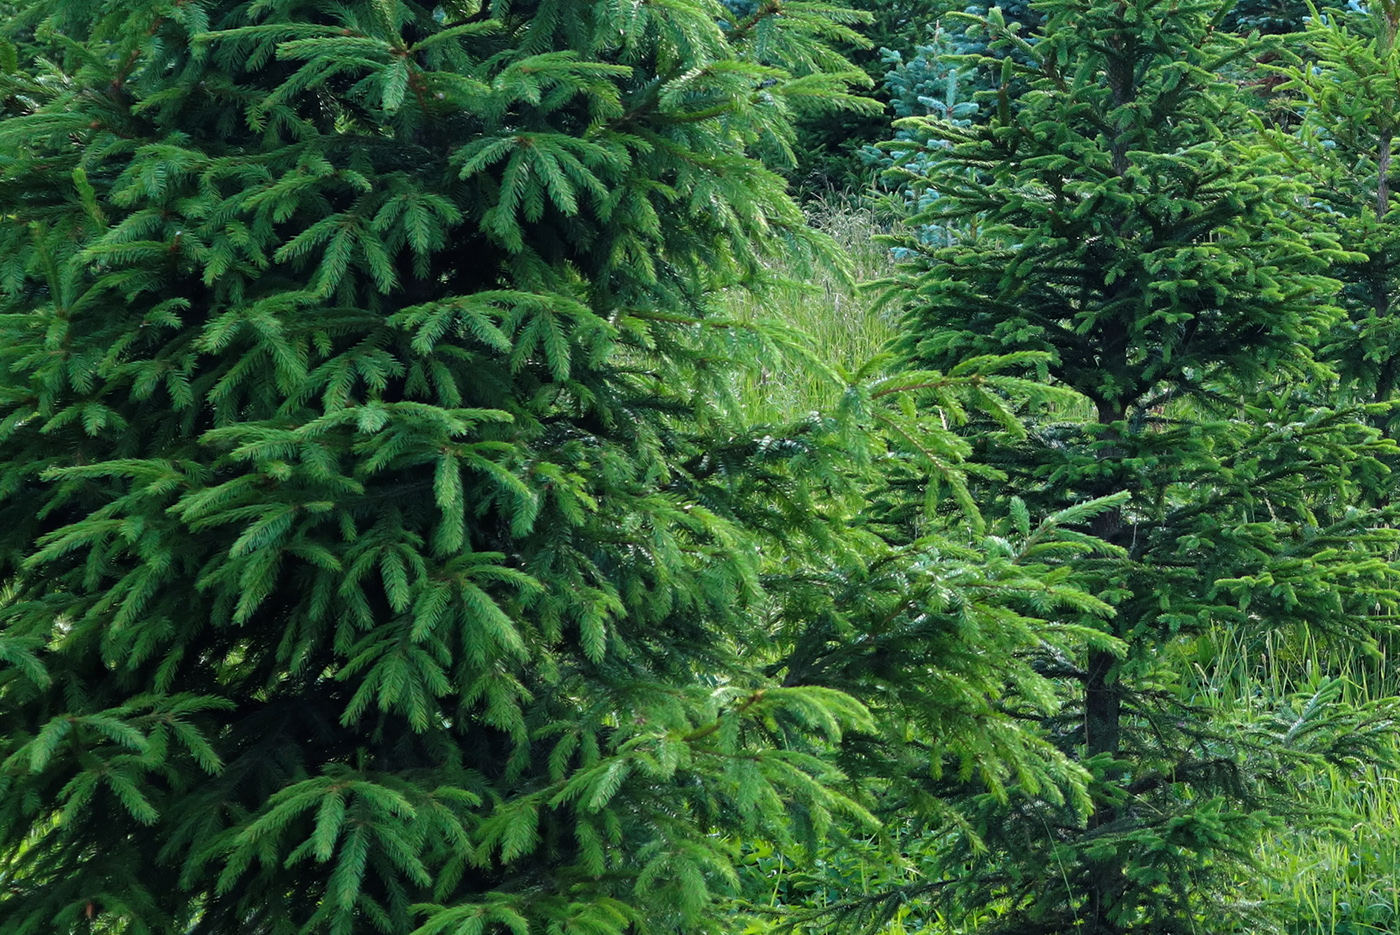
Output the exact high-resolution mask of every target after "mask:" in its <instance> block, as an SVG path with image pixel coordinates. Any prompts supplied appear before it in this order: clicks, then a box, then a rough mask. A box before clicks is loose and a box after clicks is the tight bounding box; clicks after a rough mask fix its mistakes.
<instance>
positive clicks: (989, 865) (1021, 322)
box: [891, 0, 1394, 935]
mask: <svg viewBox="0 0 1400 935" xmlns="http://www.w3.org/2000/svg"><path fill="white" fill-rule="evenodd" d="M1038 8H1039V10H1040V11H1041V12H1042V13H1043V14H1044V16H1045V20H1046V24H1045V26H1044V28H1043V30H1042V31H1040V32H1039V33H1038V34H1036V35H1034V36H1032V37H1029V38H1023V37H1022V36H1020V35H1018V33H1017V32H1016V31H1014V30H1012V29H1009V28H1006V27H1005V26H1004V25H1003V21H1002V19H1001V17H1000V15H999V12H998V11H997V10H993V11H992V12H991V14H990V15H989V17H988V18H987V19H985V20H982V21H980V23H978V24H977V26H978V28H980V29H982V30H985V31H987V32H988V33H989V34H990V36H991V38H992V40H993V44H992V49H993V51H994V52H996V53H999V57H998V58H992V57H988V58H986V59H984V64H985V66H986V67H988V68H994V69H995V70H994V72H993V73H994V74H996V75H998V87H997V88H996V89H995V90H994V91H993V92H991V94H990V95H989V98H990V99H989V104H990V105H991V106H992V108H993V113H992V117H991V121H990V123H989V124H988V125H986V126H972V127H960V126H957V125H955V124H953V123H951V122H949V121H946V120H942V121H926V122H923V123H921V124H916V125H915V126H920V127H922V128H923V131H924V132H926V133H927V134H928V136H929V138H930V142H929V144H928V145H927V146H926V147H925V148H924V149H923V151H922V152H915V153H912V154H911V155H909V156H908V157H905V161H906V162H907V163H908V164H910V165H915V164H918V163H922V168H920V169H918V170H917V171H918V172H919V173H920V174H921V175H922V184H923V185H925V186H926V187H927V188H929V189H930V190H932V191H934V192H936V193H937V196H938V197H937V198H936V199H934V200H932V201H930V202H929V203H930V207H929V209H928V211H927V212H926V213H925V214H924V215H923V216H921V217H919V218H916V219H915V222H916V223H924V224H933V225H938V226H940V227H942V228H944V229H946V230H957V231H961V232H962V236H961V237H960V239H959V240H958V242H956V243H954V244H952V245H950V246H943V247H941V248H940V247H936V246H933V245H930V244H927V243H924V242H922V241H921V240H920V239H919V238H918V237H917V236H911V237H909V238H907V239H906V240H905V241H904V246H905V247H906V248H907V249H909V250H911V251H913V252H915V253H918V254H920V255H921V257H922V259H920V260H919V261H916V262H915V263H913V264H911V266H910V267H908V268H907V271H906V272H905V273H904V274H903V275H902V276H901V277H900V278H899V279H898V280H897V282H896V285H895V287H894V289H893V290H892V291H893V292H894V294H896V295H899V296H900V297H901V299H902V300H903V301H904V302H905V303H906V308H907V309H908V311H907V317H906V324H907V333H906V336H905V337H904V338H903V339H902V342H901V347H902V349H903V351H904V352H905V354H906V355H907V357H908V359H909V360H910V361H912V362H913V363H914V365H916V366H920V367H933V368H938V369H949V368H951V367H953V366H956V365H957V363H958V362H959V361H962V360H965V359H968V358H975V357H978V356H980V355H985V354H991V353H1002V352H1006V351H1014V352H1023V351H1033V352H1039V353H1042V354H1044V355H1045V360H1046V363H1045V364H1044V365H1043V366H1042V368H1041V369H1040V370H1039V374H1040V376H1042V377H1043V378H1047V379H1050V380H1051V381H1052V382H1054V383H1056V384H1059V385H1062V386H1065V387H1068V388H1071V389H1073V390H1074V391H1076V392H1077V393H1079V394H1081V396H1082V398H1083V399H1084V400H1085V404H1084V406H1083V408H1082V409H1080V410H1078V411H1077V410H1076V409H1074V408H1068V409H1061V410H1060V411H1059V412H1058V413H1054V412H1051V413H1046V414H1044V415H1042V416H1041V417H1040V422H1039V425H1038V426H1037V428H1036V430H1035V431H1034V432H1033V434H1032V443H1031V444H1028V445H1023V446H1017V447H1008V446H996V447H992V448H990V449H989V450H988V455H989V456H990V457H992V458H994V459H996V461H995V463H998V464H999V465H1000V466H1002V467H1003V468H1004V469H1005V470H1007V471H1008V472H1009V473H1010V475H1011V479H1012V483H1011V487H1012V489H1013V490H1019V491H1022V492H1023V496H1025V497H1026V498H1027V500H1028V501H1029V502H1030V503H1031V504H1032V507H1033V508H1039V509H1042V510H1046V511H1050V510H1056V509H1063V508H1064V507H1065V506H1067V505H1069V504H1073V503H1075V502H1078V501H1080V500H1083V499H1086V498H1092V497H1102V496H1106V495H1111V494H1115V493H1120V492H1123V493H1128V494H1130V499H1129V500H1128V501H1127V502H1126V503H1125V504H1124V505H1123V506H1122V507H1121V508H1119V509H1116V510H1112V511H1108V512H1105V513H1101V514H1099V516H1098V517H1097V518H1096V519H1094V520H1093V521H1091V522H1086V523H1084V524H1083V525H1082V526H1080V527H1079V528H1080V529H1081V530H1082V531H1083V532H1086V533H1090V534H1092V535H1094V536H1096V537H1098V538H1100V539H1103V540H1105V541H1106V542H1107V543H1109V544H1110V546H1112V547H1114V548H1116V549H1118V550H1120V551H1119V552H1118V553H1117V554H1107V555H1103V556H1101V557H1097V558H1091V559H1087V560H1086V559H1079V560H1076V561H1075V562H1074V565H1075V567H1077V568H1078V569H1079V571H1080V572H1081V573H1084V574H1088V575H1090V576H1091V580H1093V581H1095V582H1096V584H1095V586H1094V587H1095V590H1096V591H1097V592H1098V593H1099V594H1100V595H1101V596H1102V597H1103V598H1105V599H1107V600H1109V601H1111V602H1112V603H1113V604H1114V605H1115V606H1116V610H1117V613H1116V615H1115V616H1114V618H1113V619H1112V623H1111V624H1110V626H1109V627H1108V632H1109V633H1110V634H1111V635H1113V636H1115V637H1117V638H1119V639H1120V640H1122V641H1123V642H1124V643H1125V644H1126V646H1127V651H1126V654H1125V655H1123V656H1117V655H1115V654H1114V653H1113V652H1111V651H1109V650H1108V649H1106V648H1098V649H1092V650H1090V651H1088V652H1087V653H1085V654H1084V655H1083V656H1081V657H1079V658H1078V659H1072V660H1065V659H1054V658H1047V659H1046V660H1045V662H1044V665H1045V667H1046V669H1045V670H1046V671H1047V672H1052V673H1054V674H1055V675H1057V677H1059V678H1060V679H1061V680H1062V684H1063V685H1064V686H1065V694H1064V701H1063V704H1062V706H1061V708H1060V709H1059V710H1058V711H1056V712H1055V713H1054V714H1053V715H1051V716H1048V717H1045V718H1042V719H1041V721H1040V723H1041V725H1042V728H1043V730H1045V731H1046V732H1047V734H1048V735H1049V736H1050V737H1053V738H1054V739H1055V741H1056V742H1057V743H1058V744H1059V745H1060V746H1061V749H1063V750H1064V751H1065V752H1066V753H1067V754H1069V755H1071V756H1073V757H1075V758H1076V759H1078V761H1079V762H1080V763H1082V765H1083V766H1084V767H1085V768H1087V769H1088V770H1089V771H1090V772H1091V774H1092V776H1093V782H1092V786H1091V794H1092V797H1093V803H1094V804H1093V809H1092V813H1091V814H1090V815H1089V817H1088V820H1087V823H1085V824H1080V822H1079V819H1078V818H1077V816H1076V815H1075V814H1074V813H1073V812H1072V810H1070V809H1068V808H1064V807H1059V806H1055V805H1053V804H1051V803H1049V802H1047V801H1046V800H1044V799H1042V798H1037V797H1034V796H1016V795H1013V796H1012V799H1011V802H1010V804H1009V805H1007V804H1004V803H1002V802H998V801H997V800H996V799H995V798H994V797H992V796H989V795H987V794H985V793H976V794H972V795H969V796H967V797H966V798H965V799H964V802H965V805H964V808H963V810H962V811H961V813H960V814H961V815H962V819H961V820H962V821H963V822H964V824H963V825H962V827H961V829H959V826H958V825H956V824H953V825H949V826H947V827H948V831H947V836H946V837H942V838H939V839H938V840H939V842H940V843H939V845H938V846H939V851H940V853H939V855H938V858H939V859H938V860H937V861H935V866H937V867H938V868H939V869H938V870H937V876H936V877H935V879H934V880H933V882H932V884H931V885H930V886H929V887H928V891H929V892H937V893H939V894H940V895H942V896H943V897H945V898H947V899H949V900H950V901H951V902H952V904H953V905H961V906H964V907H969V906H991V907H994V908H995V912H994V916H995V918H992V919H989V920H988V921H987V924H986V926H985V928H986V930H987V931H1005V932H1016V933H1040V932H1044V933H1051V932H1068V931H1076V932H1080V931H1082V932H1092V933H1096V935H1097V933H1121V932H1185V931H1197V930H1210V931H1213V932H1227V931H1257V930H1259V928H1261V927H1263V926H1265V925H1267V924H1268V920H1267V919H1266V918H1261V917H1260V916H1259V913H1258V912H1257V910H1256V909H1253V908H1249V907H1247V905H1246V904H1245V903H1243V902H1242V898H1243V895H1244V893H1243V892H1242V891H1241V889H1240V885H1241V883H1242V881H1244V880H1245V879H1246V878H1247V876H1248V873H1246V872H1245V868H1248V867H1250V865H1251V860H1252V854H1253V853H1254V847H1255V843H1256V841H1257V839H1258V835H1259V834H1260V832H1261V831H1262V829H1264V828H1267V827H1269V826H1270V824H1271V823H1272V822H1277V821H1279V820H1281V819H1283V818H1284V817H1285V816H1286V817H1288V818H1290V819H1292V820H1298V821H1301V820H1304V817H1303V814H1302V812H1301V811H1300V809H1301V806H1300V805H1299V804H1298V803H1297V802H1296V801H1293V800H1290V799H1289V798H1288V797H1287V795H1286V792H1287V779H1286V777H1287V776H1288V774H1289V769H1290V766H1291V765H1296V764H1297V763H1298V762H1305V761H1312V760H1313V759H1314V758H1317V759H1322V760H1328V761H1330V762H1334V763H1337V764H1340V765H1341V766H1343V767H1344V768H1347V767H1351V768H1354V767H1355V766H1356V765H1357V764H1358V762H1359V761H1360V760H1361V759H1364V757H1365V756H1366V755H1368V754H1366V753H1365V751H1366V750H1367V749H1368V744H1373V743H1374V742H1375V741H1376V739H1377V735H1376V732H1377V731H1380V732H1384V731H1385V730H1387V729H1388V727H1387V726H1386V725H1387V723H1388V722H1387V721H1386V719H1385V717H1383V716H1377V713H1376V712H1374V711H1356V710H1351V709H1348V708H1347V707H1346V706H1345V705H1342V704H1339V703H1334V702H1335V701H1336V698H1337V686H1336V685H1333V684H1314V685H1312V686H1310V687H1308V689H1307V690H1306V691H1304V693H1303V696H1302V698H1301V700H1294V701H1289V702H1286V703H1284V704H1283V705H1282V706H1281V707H1280V708H1279V709H1278V710H1276V711H1273V712H1269V711H1264V710H1254V711H1249V712H1245V713H1243V714H1239V713H1236V714H1230V715H1229V716H1225V715H1223V714H1222V713H1221V712H1219V711H1218V710H1217V709H1216V708H1214V707H1212V706H1211V705H1209V704H1205V703H1202V702H1203V700H1204V699H1203V698H1201V697H1198V696H1196V695H1194V694H1193V693H1194V691H1195V689H1193V687H1192V680H1191V679H1189V678H1186V677H1185V676H1184V675H1183V671H1184V669H1183V660H1184V659H1186V658H1190V656H1189V654H1193V653H1200V654H1201V655H1200V658H1201V659H1204V660H1206V661H1207V663H1208V661H1209V659H1210V656H1211V650H1210V641H1211V633H1212V630H1213V629H1214V628H1217V627H1220V626H1229V627H1231V628H1232V629H1234V630H1236V631H1237V632H1239V633H1242V634H1245V635H1246V638H1252V636H1251V635H1258V634H1262V633H1264V632H1270V631H1277V630H1285V631H1286V630H1288V629H1289V628H1296V627H1307V628H1313V629H1314V630H1315V631H1316V632H1319V633H1330V634H1331V635H1332V636H1333V637H1334V638H1336V639H1338V640H1342V641H1346V642H1349V643H1351V644H1360V645H1363V646H1364V645H1368V644H1369V642H1370V640H1371V638H1372V633H1373V631H1374V626H1375V623H1374V622H1373V620H1372V617H1371V615H1372V614H1373V613H1374V612H1375V611H1376V608H1377V607H1378V606H1385V607H1388V606H1390V605H1391V602H1393V599H1394V590H1393V588H1394V577H1393V575H1394V573H1393V571H1392V569H1391V567H1390V565H1389V564H1388V562H1387V561H1386V559H1387V558H1388V557H1389V555H1390V554H1391V549H1392V548H1393V542H1394V535H1393V533H1392V532H1391V530H1390V529H1389V528H1388V527H1387V523H1386V521H1385V517H1384V516H1382V515H1379V514H1376V513H1374V512H1368V511H1366V510H1364V509H1356V508H1355V507H1353V504H1354V503H1358V502H1360V503H1364V502H1369V498H1370V496H1371V493H1372V492H1373V491H1374V490H1375V489H1377V487H1378V486H1379V485H1381V484H1383V483H1384V476H1385V474H1386V472H1387V467H1386V463H1387V461H1389V460H1390V459H1392V458H1393V456H1394V449H1393V448H1392V447H1391V446H1389V444H1388V443H1385V442H1382V441H1381V440H1380V439H1379V438H1378V437H1377V436H1376V433H1375V432H1373V431H1371V430H1369V429H1367V428H1365V427H1364V426H1362V425H1359V424H1358V423H1357V414H1355V413H1351V412H1347V411H1337V410H1336V409H1334V408H1329V407H1327V406H1325V405H1321V406H1320V405H1317V404H1316V402H1315V401H1314V402H1313V404H1312V405H1307V404H1305V403H1304V402H1302V401H1300V400H1299V399H1298V398H1297V397H1296V396H1295V394H1294V393H1293V392H1291V391H1289V390H1288V389H1287V388H1286V387H1285V384H1286V382H1287V381H1289V380H1292V381H1297V382H1299V383H1307V382H1308V381H1311V380H1313V379H1316V378H1325V376H1326V374H1325V372H1324V371H1321V370H1320V369H1319V368H1318V367H1317V365H1316V364H1315V363H1314V361H1313V358H1312V355H1311V353H1310V348H1312V347H1314V346H1315V345H1316V344H1317V343H1318V341H1319V339H1320V337H1321V336H1322V335H1323V334H1324V333H1325V332H1326V331H1327V329H1329V328H1330V327H1331V325H1332V323H1333V321H1334V310H1333V308H1332V306H1331V305H1330V304H1329V303H1330V298H1331V296H1332V295H1333V293H1334V291H1335V289H1336V282H1335V281H1333V280H1330V279H1328V278H1327V277H1326V275H1325V273H1326V271H1327V268H1328V264H1329V263H1334V262H1338V261H1342V260H1344V259H1345V256H1346V255H1345V254H1343V253H1341V252H1340V251H1339V250H1338V249H1337V246H1336V244H1335V241H1332V240H1330V239H1329V238H1327V237H1326V236H1325V235H1322V234H1321V233H1318V232H1317V231H1316V229H1315V228H1314V227H1313V226H1310V225H1309V224H1308V223H1307V221H1306V218H1305V216H1304V211H1303V210H1302V207H1303V204H1304V201H1305V199H1306V197H1307V194H1308V193H1307V189H1306V186H1305V185H1303V184H1301V183H1298V182H1294V181H1290V180H1287V179H1285V178H1283V177H1282V176H1280V175H1279V174H1278V170H1277V165H1278V163H1277V161H1276V160H1275V161H1272V162H1271V161H1269V160H1268V159H1267V158H1266V157H1264V156H1262V155H1261V154H1260V153H1259V151H1258V149H1257V148H1251V147H1250V146H1249V145H1247V144H1246V143H1245V142H1243V140H1242V138H1243V137H1245V136H1247V127H1248V114H1247V108H1246V104H1245V102H1244V99H1243V98H1242V97H1241V95H1240V92H1239V90H1238V88H1237V87H1236V86H1235V85H1233V84H1231V83H1229V82H1228V81H1225V80H1222V79H1221V78H1220V77H1219V74H1220V71H1221V70H1222V69H1223V68H1226V67H1227V66H1228V65H1229V64H1230V63H1231V62H1232V61H1235V60H1238V59H1239V58H1240V57H1241V56H1242V55H1244V54H1245V52H1246V48H1245V47H1244V46H1243V44H1242V43H1240V42H1239V41H1237V40H1235V39H1233V38H1232V37H1230V36H1229V35H1227V34H1225V33H1224V32H1223V31H1222V30H1221V29H1220V28H1219V24H1220V21H1221V18H1222V16H1223V12H1222V11H1221V10H1220V9H1219V8H1217V7H1215V6H1214V5H1212V4H1209V3H1199V2H1194V0H1123V2H1116V0H1115V2H1110V0H1045V2H1043V3H1041V4H1039V5H1038ZM1021 62H1024V63H1026V64H1020V63H1021ZM1018 82H1024V86H1025V87H1026V89H1027V90H1026V91H1025V93H1023V94H1021V95H1019V97H1018V98H1017V99H1015V100H1013V89H1014V88H1015V87H1016V86H1017V83H1018ZM907 146H908V143H907V142H902V143H898V144H891V147H892V148H896V147H907ZM1081 412H1082V413H1084V414H1083V415H1081V414H1080V413H1081ZM987 495H988V496H997V493H996V491H995V490H994V489H991V488H988V490H987ZM1309 699H1311V700H1309ZM1290 711H1291V712H1292V715H1290V714H1289V713H1288V712H1290ZM1299 712H1302V713H1301V714H1300V713H1299ZM1290 716H1292V717H1294V718H1296V724H1297V729H1278V728H1277V725H1278V724H1281V723H1287V721H1288V718H1289V717H1290ZM1271 725H1274V726H1271ZM958 841H961V842H963V843H962V844H957V843H955V842H958ZM1249 872H1253V871H1249Z"/></svg>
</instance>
